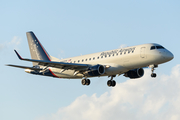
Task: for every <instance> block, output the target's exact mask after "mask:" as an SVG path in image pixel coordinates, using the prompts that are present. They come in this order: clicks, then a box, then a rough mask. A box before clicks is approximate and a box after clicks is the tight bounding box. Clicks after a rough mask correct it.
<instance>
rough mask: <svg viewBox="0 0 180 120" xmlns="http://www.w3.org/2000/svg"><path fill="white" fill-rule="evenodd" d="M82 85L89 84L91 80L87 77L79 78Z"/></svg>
mask: <svg viewBox="0 0 180 120" xmlns="http://www.w3.org/2000/svg"><path fill="white" fill-rule="evenodd" d="M81 83H82V85H90V83H91V81H90V80H89V79H86V78H85V79H82V80H81Z"/></svg>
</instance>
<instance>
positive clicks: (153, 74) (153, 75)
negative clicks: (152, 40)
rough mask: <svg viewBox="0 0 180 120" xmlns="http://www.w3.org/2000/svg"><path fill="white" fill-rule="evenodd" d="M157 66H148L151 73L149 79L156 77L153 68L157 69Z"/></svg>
mask: <svg viewBox="0 0 180 120" xmlns="http://www.w3.org/2000/svg"><path fill="white" fill-rule="evenodd" d="M157 67H158V66H157V65H150V68H151V71H152V74H151V77H152V78H155V77H156V76H157V75H156V73H154V70H155V69H154V68H157Z"/></svg>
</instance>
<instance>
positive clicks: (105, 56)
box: [74, 52, 130, 63]
mask: <svg viewBox="0 0 180 120" xmlns="http://www.w3.org/2000/svg"><path fill="white" fill-rule="evenodd" d="M129 53H130V52H128V54H129ZM124 54H126V52H124ZM115 55H116V56H118V55H122V52H121V53H117V54H112V55H104V56H101V57H97V59H100V58H101V59H102V58H107V57H111V56H115ZM88 60H89V61H91V60H95V57H93V58H89V59H82V60H78V63H79V62H84V61H88ZM74 63H76V61H74Z"/></svg>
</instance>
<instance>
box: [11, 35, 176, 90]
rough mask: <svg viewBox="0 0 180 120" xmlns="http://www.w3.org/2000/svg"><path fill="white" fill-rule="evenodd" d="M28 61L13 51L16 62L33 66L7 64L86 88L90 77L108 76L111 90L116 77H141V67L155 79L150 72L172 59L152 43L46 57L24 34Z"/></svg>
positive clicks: (45, 52)
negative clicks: (26, 42)
mask: <svg viewBox="0 0 180 120" xmlns="http://www.w3.org/2000/svg"><path fill="white" fill-rule="evenodd" d="M26 35H27V39H28V44H29V49H30V53H31V59H26V58H22V57H21V56H20V55H19V53H18V52H17V51H16V50H15V53H16V54H17V56H18V58H19V59H20V60H24V61H29V62H32V64H33V67H27V66H20V65H11V64H8V66H12V67H18V68H24V69H25V72H27V73H31V74H35V75H43V76H50V77H56V78H67V79H82V80H81V83H82V85H90V80H89V78H90V77H101V76H108V77H111V78H110V80H108V81H107V85H108V86H109V87H114V86H115V85H116V81H115V80H113V78H114V77H116V76H117V75H122V74H123V75H124V76H125V77H129V78H131V79H136V78H140V77H142V76H143V75H144V69H143V68H145V67H150V68H151V71H152V74H151V77H153V78H154V77H156V73H154V70H155V68H156V67H158V65H159V64H162V63H165V62H168V61H170V60H172V59H173V58H174V56H173V54H172V53H171V52H170V51H169V50H167V49H165V48H164V47H163V46H161V45H159V44H155V43H150V44H142V45H137V46H132V47H126V48H121V49H115V50H110V51H104V52H98V53H94V54H88V55H82V56H77V57H71V58H67V59H61V60H60V59H57V58H55V57H52V56H50V55H49V54H48V52H47V51H46V50H45V48H44V47H43V46H42V44H41V43H40V41H39V40H38V39H37V37H36V36H35V34H34V33H33V32H27V33H26Z"/></svg>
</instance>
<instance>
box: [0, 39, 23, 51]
mask: <svg viewBox="0 0 180 120" xmlns="http://www.w3.org/2000/svg"><path fill="white" fill-rule="evenodd" d="M21 40H22V39H21V38H20V37H18V36H14V37H13V38H12V40H11V41H10V42H7V41H6V42H4V43H0V51H2V50H3V49H5V48H8V47H13V48H16V49H17V46H18V45H19V44H20V43H21Z"/></svg>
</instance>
